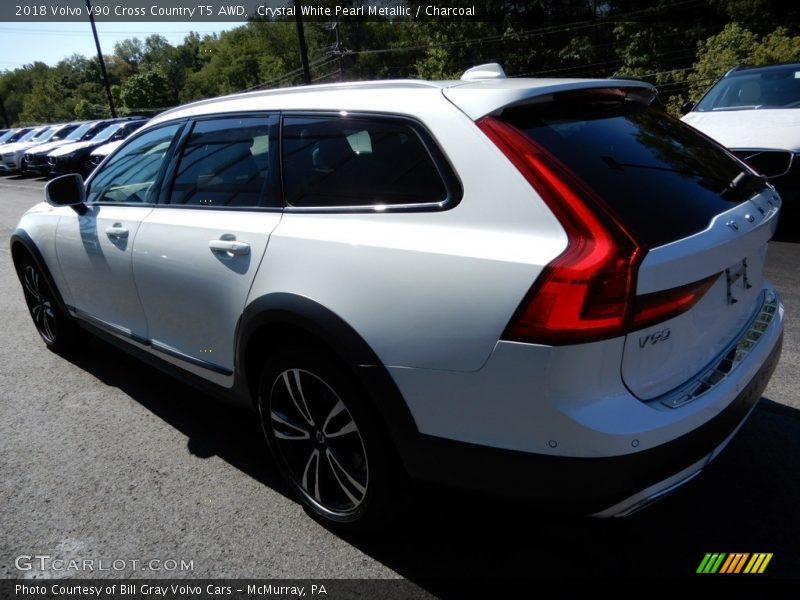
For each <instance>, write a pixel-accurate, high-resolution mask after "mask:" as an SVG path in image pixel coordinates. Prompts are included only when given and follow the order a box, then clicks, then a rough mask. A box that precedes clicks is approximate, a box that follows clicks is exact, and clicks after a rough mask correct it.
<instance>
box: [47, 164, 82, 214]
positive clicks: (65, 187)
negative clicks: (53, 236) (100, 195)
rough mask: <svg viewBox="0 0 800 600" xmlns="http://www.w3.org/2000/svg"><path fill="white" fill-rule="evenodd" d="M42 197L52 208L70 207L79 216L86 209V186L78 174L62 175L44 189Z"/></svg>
mask: <svg viewBox="0 0 800 600" xmlns="http://www.w3.org/2000/svg"><path fill="white" fill-rule="evenodd" d="M44 197H45V200H47V203H48V204H52V205H53V206H71V207H72V208H74V209H75V211H76V212H78V213H79V214H80V213H82V212H83V211H84V210H85V209H86V186H84V185H83V177H81V176H80V175H79V174H78V173H70V174H69V175H62V176H61V177H56V178H55V179H53V180H52V181H50V182H49V183H48V184H47V185H46V186H45V188H44Z"/></svg>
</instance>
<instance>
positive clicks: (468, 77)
mask: <svg viewBox="0 0 800 600" xmlns="http://www.w3.org/2000/svg"><path fill="white" fill-rule="evenodd" d="M505 78H506V72H505V71H503V67H501V66H500V65H499V64H498V63H486V64H485V65H478V66H476V67H472V68H471V69H467V70H466V71H464V74H463V75H462V76H461V80H462V81H475V80H478V79H505Z"/></svg>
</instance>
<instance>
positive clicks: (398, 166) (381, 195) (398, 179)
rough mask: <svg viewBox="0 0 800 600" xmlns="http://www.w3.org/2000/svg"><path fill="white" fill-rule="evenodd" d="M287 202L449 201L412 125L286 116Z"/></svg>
mask: <svg viewBox="0 0 800 600" xmlns="http://www.w3.org/2000/svg"><path fill="white" fill-rule="evenodd" d="M282 135H283V138H282V139H283V141H282V144H283V169H284V183H285V189H286V201H287V203H288V204H289V205H290V206H297V207H322V208H330V207H339V206H343V207H347V206H356V207H358V206H365V207H366V206H371V207H380V206H392V205H406V204H432V203H438V202H442V201H444V200H446V199H447V195H448V192H447V188H446V186H445V184H444V182H443V181H442V177H441V175H440V173H439V170H438V169H437V167H436V163H435V162H434V160H433V158H432V157H431V153H430V152H429V151H428V147H426V145H425V143H424V142H423V140H422V138H421V136H420V132H419V131H418V129H417V128H416V127H414V126H412V125H411V124H409V123H406V122H403V121H401V120H395V119H379V118H366V117H354V118H350V117H341V116H335V117H334V116H331V117H285V118H284V120H283V132H282Z"/></svg>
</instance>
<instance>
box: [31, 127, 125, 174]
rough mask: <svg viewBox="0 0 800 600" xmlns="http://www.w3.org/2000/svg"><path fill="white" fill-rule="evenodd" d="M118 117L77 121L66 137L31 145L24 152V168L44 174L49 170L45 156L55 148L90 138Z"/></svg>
mask: <svg viewBox="0 0 800 600" xmlns="http://www.w3.org/2000/svg"><path fill="white" fill-rule="evenodd" d="M118 120H119V119H102V120H100V121H88V122H84V123H78V124H76V125H77V126H76V127H75V128H74V129H73V131H72V132H71V133H70V134H69V135H68V136H66V137H64V138H62V139H58V140H50V141H49V142H47V143H45V144H40V145H38V146H33V147H31V148H29V149H28V150H27V152H26V153H25V168H26V169H27V170H28V171H31V172H33V173H38V174H41V175H44V174H46V173H49V172H50V164H49V163H48V162H47V156H48V155H49V154H50V153H51V152H52V151H53V150H55V149H56V148H60V147H61V146H66V145H67V144H74V143H75V142H83V141H88V140H91V139H92V138H93V137H94V136H95V135H97V134H98V133H99V132H100V131H102V130H103V129H105V128H106V127H107V126H108V125H110V124H112V123H115V122H117V121H118Z"/></svg>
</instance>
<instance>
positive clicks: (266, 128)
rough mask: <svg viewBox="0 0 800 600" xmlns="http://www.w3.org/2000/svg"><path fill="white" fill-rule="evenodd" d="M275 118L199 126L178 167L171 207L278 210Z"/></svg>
mask: <svg viewBox="0 0 800 600" xmlns="http://www.w3.org/2000/svg"><path fill="white" fill-rule="evenodd" d="M277 122H278V121H277V117H245V118H228V119H213V120H208V121H198V122H197V123H195V125H194V128H193V129H192V133H191V135H190V136H189V139H188V140H187V142H186V145H185V147H184V149H183V153H182V156H181V159H180V163H179V164H178V169H177V173H176V175H175V182H174V184H173V186H172V192H171V194H170V196H169V204H172V205H183V206H208V207H215V206H226V207H239V208H246V207H258V206H275V205H276V203H275V198H276V196H277V194H276V193H275V192H274V190H273V187H274V186H275V184H276V183H277V181H276V179H275V178H274V177H271V176H270V174H271V173H273V172H274V171H275V170H274V169H271V168H270V167H271V165H270V146H271V145H272V144H271V139H272V136H274V135H275V130H276V129H277Z"/></svg>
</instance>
